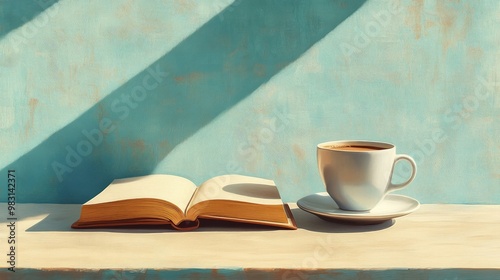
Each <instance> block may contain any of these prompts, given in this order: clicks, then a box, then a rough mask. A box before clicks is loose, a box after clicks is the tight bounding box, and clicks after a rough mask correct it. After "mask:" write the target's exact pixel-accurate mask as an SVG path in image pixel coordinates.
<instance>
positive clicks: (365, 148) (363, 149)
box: [327, 145, 384, 152]
mask: <svg viewBox="0 0 500 280" xmlns="http://www.w3.org/2000/svg"><path fill="white" fill-rule="evenodd" d="M327 148H328V149H330V150H336V151H358V152H366V151H377V150H384V148H380V147H374V146H360V145H345V146H340V145H339V146H329V147H327Z"/></svg>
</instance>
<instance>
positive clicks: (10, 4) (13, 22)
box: [0, 0, 58, 39]
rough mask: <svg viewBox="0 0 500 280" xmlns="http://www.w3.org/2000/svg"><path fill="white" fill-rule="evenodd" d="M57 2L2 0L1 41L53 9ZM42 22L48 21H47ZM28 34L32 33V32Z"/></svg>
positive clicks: (0, 6)
mask: <svg viewBox="0 0 500 280" xmlns="http://www.w3.org/2000/svg"><path fill="white" fill-rule="evenodd" d="M57 2H58V0H30V1H24V0H23V1H13V0H0V39H1V38H2V37H4V36H5V35H7V34H8V33H9V32H10V31H12V30H14V29H16V28H18V27H20V26H22V25H23V24H25V23H27V22H29V21H30V20H32V19H33V18H35V17H36V16H38V15H39V14H41V13H42V12H43V11H45V10H46V9H49V8H50V7H53V6H54V4H56V3H57ZM42 20H43V21H44V22H45V21H46V19H42ZM28 32H30V33H31V31H28ZM21 34H23V33H22V32H21Z"/></svg>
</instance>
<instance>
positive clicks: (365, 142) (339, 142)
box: [317, 140, 396, 153]
mask: <svg viewBox="0 0 500 280" xmlns="http://www.w3.org/2000/svg"><path fill="white" fill-rule="evenodd" d="M335 144H337V145H339V146H340V145H342V144H343V145H346V144H348V145H359V146H374V147H377V148H381V150H372V151H353V150H350V151H339V150H332V149H329V148H327V146H333V145H335ZM395 147H396V146H394V144H391V143H387V142H382V141H369V140H334V141H327V142H322V143H319V144H318V145H317V148H318V149H320V150H325V151H332V152H342V153H380V152H384V151H387V150H390V149H394V148H395Z"/></svg>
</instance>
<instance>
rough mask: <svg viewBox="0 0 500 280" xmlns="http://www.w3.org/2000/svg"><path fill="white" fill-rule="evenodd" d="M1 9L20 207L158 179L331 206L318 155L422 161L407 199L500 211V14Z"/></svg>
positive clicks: (439, 9)
mask: <svg viewBox="0 0 500 280" xmlns="http://www.w3.org/2000/svg"><path fill="white" fill-rule="evenodd" d="M0 3H1V6H0V7H1V8H0V50H1V54H2V55H1V57H0V94H1V97H2V103H1V104H0V117H1V122H0V146H1V148H0V149H1V150H0V151H1V158H0V168H2V173H1V174H6V173H7V171H6V170H8V169H15V170H16V174H17V176H18V179H17V184H18V189H17V190H18V193H17V197H18V199H19V200H20V201H23V202H58V203H81V202H85V201H86V200H87V199H89V198H90V197H92V196H93V195H95V194H96V193H97V192H98V191H100V190H101V189H103V188H104V187H105V186H106V185H107V184H108V183H109V182H110V181H111V180H112V179H113V178H117V177H127V176H134V175H142V174H148V173H169V174H176V175H181V176H185V177H187V178H189V179H191V180H193V181H194V182H196V183H201V182H202V181H204V180H205V179H208V178H210V177H212V176H215V175H219V174H225V173H242V174H249V175H256V176H262V177H267V178H271V179H274V180H275V181H276V183H277V185H278V186H279V188H280V190H281V192H282V195H283V197H284V200H285V201H296V200H297V199H299V198H300V197H302V196H304V195H307V194H309V193H312V192H319V191H322V190H323V186H322V183H321V181H320V179H319V176H318V172H317V167H316V150H315V147H316V144H317V143H319V142H323V141H327V140H340V139H370V140H381V141H388V142H392V143H394V144H396V145H397V148H398V152H400V153H407V154H410V155H412V156H414V157H415V159H416V161H417V164H418V165H419V170H418V174H417V178H416V179H415V181H414V182H413V183H412V184H411V185H410V186H409V187H408V188H407V189H405V190H403V191H400V193H403V194H407V195H410V196H412V197H415V198H417V199H418V200H420V201H421V202H423V203H494V204H498V203H500V141H499V140H498V139H500V124H499V120H500V82H498V81H499V78H500V74H499V73H498V70H497V69H498V68H499V66H500V51H499V49H498V46H499V45H500V3H499V2H498V1H495V0H492V1H397V0H388V1H366V2H364V1H249V0H236V1H234V2H233V1H146V0H144V1H113V2H112V3H106V4H103V3H101V2H100V1H78V2H72V1H65V0H61V1H47V0H44V1H42V0H39V1H23V2H20V1H1V2H0ZM406 173H407V172H406V170H405V168H404V167H401V168H397V169H396V175H395V177H396V178H395V180H402V178H403V177H405V175H407V174H406ZM2 192H4V190H2ZM2 200H3V201H5V199H4V196H2Z"/></svg>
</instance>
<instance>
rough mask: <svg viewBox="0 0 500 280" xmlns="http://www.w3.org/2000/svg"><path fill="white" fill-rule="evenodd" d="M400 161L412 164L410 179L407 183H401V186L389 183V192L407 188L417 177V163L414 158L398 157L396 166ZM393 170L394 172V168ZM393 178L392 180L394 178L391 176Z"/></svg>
mask: <svg viewBox="0 0 500 280" xmlns="http://www.w3.org/2000/svg"><path fill="white" fill-rule="evenodd" d="M400 160H406V161H408V162H409V163H410V164H411V167H412V171H411V175H410V178H408V180H406V182H403V183H399V184H393V183H392V181H391V182H390V183H389V187H388V188H387V191H388V192H392V191H396V190H400V189H402V188H404V187H406V185H408V184H409V183H411V181H413V179H415V175H417V164H416V163H415V161H414V160H413V158H412V157H410V156H409V155H396V157H395V158H394V166H396V163H397V162H398V161H400ZM393 170H394V167H393ZM391 178H392V176H391Z"/></svg>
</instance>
